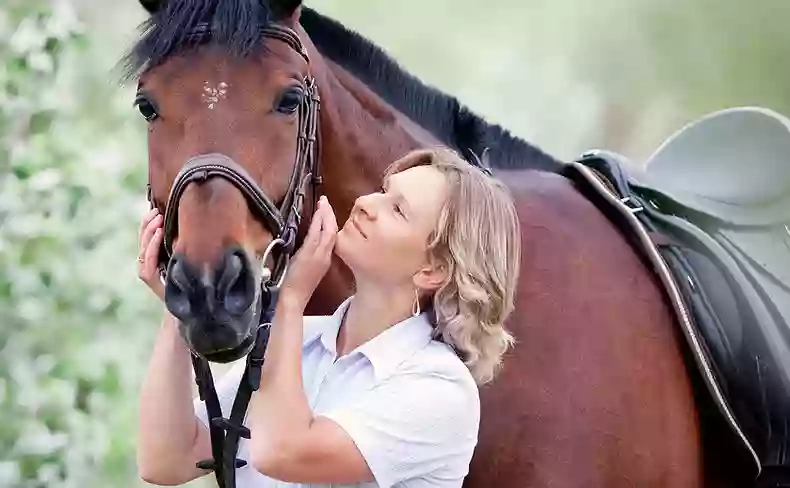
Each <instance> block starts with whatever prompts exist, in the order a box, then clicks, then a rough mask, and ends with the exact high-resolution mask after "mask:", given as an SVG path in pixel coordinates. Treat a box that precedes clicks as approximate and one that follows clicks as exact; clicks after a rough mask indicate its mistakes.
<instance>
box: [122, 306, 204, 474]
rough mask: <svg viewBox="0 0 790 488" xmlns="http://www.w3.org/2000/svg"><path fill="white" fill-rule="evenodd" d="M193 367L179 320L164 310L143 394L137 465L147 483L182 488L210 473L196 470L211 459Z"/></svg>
mask: <svg viewBox="0 0 790 488" xmlns="http://www.w3.org/2000/svg"><path fill="white" fill-rule="evenodd" d="M191 368H192V365H191V361H190V352H189V349H187V347H186V345H185V344H184V340H183V339H182V338H181V336H180V335H179V333H178V327H177V323H176V319H175V318H173V316H172V315H170V314H169V313H167V312H165V316H164V319H163V320H162V325H161V327H160V330H159V333H158V336H157V338H156V344H155V346H154V352H153V355H152V357H151V360H150V362H149V364H148V372H147V374H146V376H145V379H144V381H143V384H142V390H141V392H140V404H139V408H140V419H139V431H138V446H137V466H138V470H139V473H140V477H141V478H142V479H143V480H145V481H146V482H148V483H152V484H157V485H179V484H183V483H186V482H188V481H190V480H193V479H195V478H197V477H199V476H202V475H205V474H206V473H208V471H204V470H201V469H198V468H197V467H196V466H195V463H197V462H198V461H199V460H201V459H207V458H211V441H210V438H209V433H208V429H207V428H206V427H205V426H204V425H203V424H201V423H200V421H199V420H198V419H197V417H196V416H195V412H194V408H193V403H192V383H193V382H192V369H191Z"/></svg>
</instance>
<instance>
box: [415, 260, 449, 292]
mask: <svg viewBox="0 0 790 488" xmlns="http://www.w3.org/2000/svg"><path fill="white" fill-rule="evenodd" d="M449 275H450V272H449V269H448V266H447V265H446V264H445V263H443V262H441V261H439V260H437V259H432V260H431V262H429V263H428V264H426V265H425V266H423V267H422V268H421V269H420V270H419V271H417V273H415V274H414V277H413V280H414V286H415V287H416V288H418V289H420V290H426V291H435V290H437V289H439V288H440V287H441V286H442V285H444V284H445V282H447V278H448V277H449Z"/></svg>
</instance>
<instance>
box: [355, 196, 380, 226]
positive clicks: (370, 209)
mask: <svg viewBox="0 0 790 488" xmlns="http://www.w3.org/2000/svg"><path fill="white" fill-rule="evenodd" d="M377 197H380V195H378V194H375V193H374V194H372V195H363V196H361V197H358V198H357V201H356V202H355V204H354V206H355V207H356V209H357V210H358V211H359V213H361V214H362V215H363V216H364V217H365V218H367V219H371V220H373V219H375V218H376V212H377V210H376V209H377V207H378V201H377Z"/></svg>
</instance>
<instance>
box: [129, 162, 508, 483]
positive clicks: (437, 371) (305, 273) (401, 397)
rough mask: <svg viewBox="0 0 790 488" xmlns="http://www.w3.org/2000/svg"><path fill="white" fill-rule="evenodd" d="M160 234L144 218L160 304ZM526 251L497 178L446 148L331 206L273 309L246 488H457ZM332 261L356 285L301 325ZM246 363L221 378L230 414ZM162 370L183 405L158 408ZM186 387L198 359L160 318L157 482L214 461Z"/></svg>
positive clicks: (151, 420)
mask: <svg viewBox="0 0 790 488" xmlns="http://www.w3.org/2000/svg"><path fill="white" fill-rule="evenodd" d="M161 225H162V220H161V217H160V216H154V215H153V214H149V215H148V216H147V217H146V218H145V219H144V221H143V225H142V227H141V253H142V254H141V256H143V257H144V258H143V259H142V264H141V268H140V277H141V279H142V280H143V281H145V282H146V283H147V284H148V285H149V286H150V287H151V288H152V289H153V290H154V292H155V293H156V294H157V295H158V296H159V297H160V298H162V294H163V291H162V287H161V284H160V283H159V281H158V279H157V276H156V270H155V266H156V263H155V257H156V256H157V253H158V249H159V246H160V244H161V240H162V232H161V229H160V227H161ZM519 242H520V239H519V225H518V220H517V215H516V211H515V208H514V204H513V201H512V199H511V197H510V195H509V193H508V191H507V190H506V188H505V187H504V185H503V184H502V183H501V182H499V181H498V180H496V179H494V178H492V177H491V176H489V175H488V174H487V173H485V172H483V171H481V170H480V169H479V168H477V167H474V166H472V165H471V164H469V163H467V162H465V161H464V160H462V159H461V158H460V157H459V156H458V155H456V154H455V153H454V152H452V151H450V150H447V149H443V148H440V149H434V150H419V151H415V152H412V153H410V154H407V155H406V156H404V157H403V158H401V159H400V160H398V161H396V162H395V163H393V164H392V165H391V166H390V168H389V169H388V170H387V172H386V174H385V177H384V185H383V188H382V191H381V192H379V193H375V194H371V195H366V196H362V197H360V198H359V199H357V201H356V203H355V205H354V208H353V209H352V211H351V214H350V216H349V218H348V220H347V221H346V222H345V225H344V226H343V228H342V229H341V230H340V231H339V232H338V230H337V223H336V221H335V217H334V213H333V211H332V208H331V206H330V204H329V202H328V201H327V200H326V198H323V197H322V198H321V200H320V204H319V207H318V209H317V211H316V213H315V215H314V216H313V219H312V222H311V224H310V229H309V231H308V234H307V238H306V240H305V242H304V244H303V245H302V247H301V249H300V250H299V251H298V253H297V254H296V256H295V257H294V259H293V261H292V265H291V268H290V269H289V271H288V274H287V277H286V281H285V283H284V284H283V287H282V289H281V292H280V296H279V300H278V302H277V307H276V310H275V316H274V320H273V324H272V333H271V337H270V342H269V345H268V349H267V359H266V362H265V364H264V368H263V373H262V377H261V385H260V389H259V390H258V391H257V392H256V393H254V395H253V397H252V400H251V401H250V406H249V409H248V413H247V418H246V421H245V425H246V426H247V427H248V428H249V429H250V431H251V434H252V435H251V439H249V440H242V442H241V444H240V447H239V457H241V458H242V459H245V460H248V461H249V464H248V465H247V466H246V467H243V468H239V469H238V471H237V485H238V487H239V488H252V487H255V488H259V487H260V488H266V487H274V486H298V485H300V484H309V485H356V486H368V487H391V486H398V487H423V486H431V487H447V488H450V487H453V488H455V487H460V486H461V484H462V481H463V479H464V477H465V476H466V474H467V471H468V468H469V463H470V460H471V457H472V453H473V451H474V448H475V446H476V443H477V432H478V425H479V418H480V412H479V410H480V404H479V396H478V389H477V385H479V384H482V383H485V382H487V381H490V380H491V379H492V378H493V376H494V373H495V371H496V369H497V367H498V365H499V364H500V361H501V358H502V355H503V354H504V352H505V351H506V349H507V348H508V346H509V345H510V344H511V343H512V338H511V336H510V334H509V333H508V332H507V331H506V330H505V328H504V326H503V323H504V321H505V319H506V318H507V316H508V315H509V314H510V312H511V311H512V309H513V299H514V298H513V296H514V292H515V286H516V283H517V279H518V276H517V275H518V269H519V252H520V249H519ZM333 252H334V253H335V254H337V256H338V257H339V258H340V259H342V260H343V261H344V262H345V263H346V265H347V266H348V267H349V268H350V270H351V271H352V272H353V275H354V279H355V284H356V290H357V292H356V294H355V295H354V296H352V297H351V298H349V299H347V300H346V301H345V302H344V303H343V304H342V305H340V307H338V309H337V311H336V312H335V313H334V314H333V315H331V316H324V317H314V316H311V317H304V309H305V306H306V305H307V302H308V301H309V299H310V296H311V295H312V293H313V291H314V290H315V288H316V286H317V285H318V283H319V282H320V281H321V278H322V277H323V276H324V274H325V273H326V271H327V268H328V266H329V263H330V259H331V255H332V253H333ZM243 369H244V364H243V362H240V363H239V364H238V365H237V366H234V367H233V368H231V370H230V371H229V372H228V373H226V375H225V376H224V377H223V378H222V379H221V380H220V381H219V383H218V385H217V393H218V396H219V397H220V401H221V403H222V408H223V412H225V413H227V412H229V411H230V407H231V403H232V401H233V399H234V397H235V394H236V388H237V386H238V384H239V381H240V379H241V375H242V373H243ZM162 375H180V377H181V378H182V379H181V380H179V382H178V383H177V384H179V385H180V386H179V392H178V395H176V396H177V397H181V398H183V401H182V402H180V403H179V404H178V405H165V404H163V403H162V402H161V400H160V398H159V395H160V393H161V390H159V391H158V390H157V385H161V384H162V383H161V382H157V378H160V377H161V376H162ZM171 379H172V377H171ZM168 384H170V385H172V384H174V383H168ZM191 385H192V383H191V374H190V360H189V351H188V350H187V348H186V346H185V345H184V343H183V341H182V340H181V338H180V336H179V335H178V332H177V327H176V325H175V323H174V319H173V318H172V317H170V316H169V315H167V314H166V318H165V320H164V322H163V325H162V330H161V331H160V335H159V338H158V339H157V344H156V347H155V351H154V355H153V358H152V360H151V364H150V366H149V371H148V376H147V378H146V381H145V383H144V385H143V389H142V394H141V404H140V407H141V414H140V441H139V448H138V464H139V467H140V471H141V475H142V477H143V478H144V479H145V480H147V481H149V482H151V483H156V484H181V483H185V482H187V481H189V480H191V479H194V478H196V477H198V476H202V475H205V474H206V471H201V470H199V469H198V468H196V467H195V463H196V462H197V461H198V460H201V459H207V458H210V457H211V450H210V441H209V434H208V430H207V428H206V426H207V419H206V414H205V406H204V405H203V404H202V403H201V402H200V401H199V400H195V401H194V403H190V402H191V398H190V397H191V391H190V389H191ZM168 397H170V398H172V397H173V395H172V394H171V395H168ZM165 409H167V410H165ZM161 415H167V416H168V418H169V419H172V420H169V421H168V422H167V425H166V427H163V426H162V424H163V422H161V417H160V416H161ZM157 419H159V420H160V421H159V423H158V424H157V422H156V420H157ZM155 426H156V427H155ZM278 480H279V481H278ZM281 482H283V483H281ZM291 483H293V484H294V485H291Z"/></svg>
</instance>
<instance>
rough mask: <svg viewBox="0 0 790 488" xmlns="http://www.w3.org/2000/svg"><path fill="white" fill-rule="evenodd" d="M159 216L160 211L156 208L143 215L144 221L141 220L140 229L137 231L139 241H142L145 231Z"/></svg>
mask: <svg viewBox="0 0 790 488" xmlns="http://www.w3.org/2000/svg"><path fill="white" fill-rule="evenodd" d="M157 215H159V209H157V208H156V207H154V208H152V209H151V210H149V211H148V213H146V214H145V215H143V218H142V220H140V228H139V229H138V230H137V239H138V240H142V238H143V232H144V231H145V229H146V227H148V224H149V223H151V221H152V220H153V219H154V217H156V216H157Z"/></svg>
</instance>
